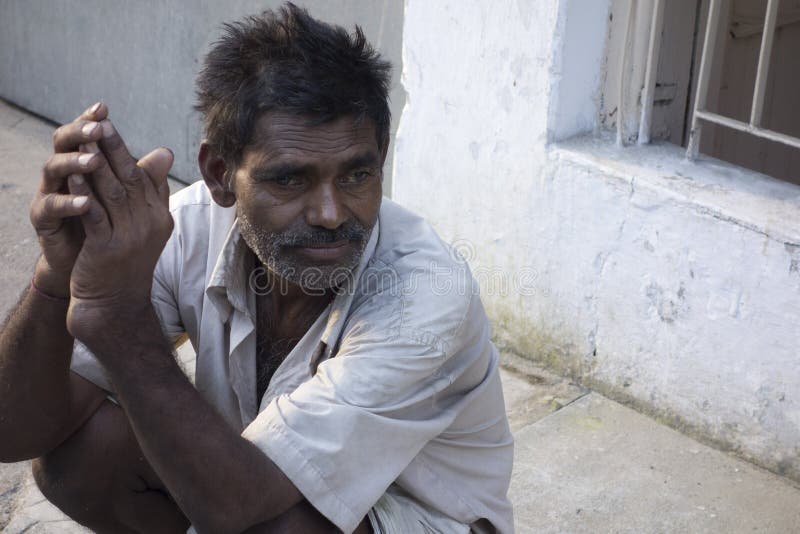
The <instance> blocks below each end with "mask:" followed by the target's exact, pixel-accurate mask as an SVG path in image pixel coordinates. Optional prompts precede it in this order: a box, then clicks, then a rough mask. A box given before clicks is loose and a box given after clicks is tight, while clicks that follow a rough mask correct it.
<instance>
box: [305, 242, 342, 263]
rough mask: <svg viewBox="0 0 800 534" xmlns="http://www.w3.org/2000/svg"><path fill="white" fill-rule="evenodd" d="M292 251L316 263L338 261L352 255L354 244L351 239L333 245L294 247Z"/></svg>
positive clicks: (319, 244) (321, 244)
mask: <svg viewBox="0 0 800 534" xmlns="http://www.w3.org/2000/svg"><path fill="white" fill-rule="evenodd" d="M292 250H295V251H297V252H298V253H299V254H301V255H303V256H305V257H307V258H309V259H311V260H314V261H321V262H329V261H338V260H342V259H344V258H346V257H347V256H349V255H350V254H351V253H352V251H353V242H352V241H350V240H349V239H342V240H339V241H333V242H331V243H311V244H307V245H301V246H298V247H292Z"/></svg>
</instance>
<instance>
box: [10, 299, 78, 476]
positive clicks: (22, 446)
mask: <svg viewBox="0 0 800 534" xmlns="http://www.w3.org/2000/svg"><path fill="white" fill-rule="evenodd" d="M67 307H68V301H63V302H62V301H54V300H49V299H47V298H46V297H44V296H42V295H40V294H38V293H37V292H36V291H33V290H30V289H28V290H26V291H25V292H24V293H23V296H22V298H21V300H20V302H19V304H18V305H17V307H16V309H14V311H12V312H11V314H10V315H9V317H8V319H7V320H6V324H5V325H4V327H3V329H2V332H1V333H0V435H2V436H3V439H2V440H0V461H4V462H11V461H18V460H22V459H27V458H32V457H35V456H39V455H41V454H44V453H45V452H48V451H49V450H50V449H51V448H52V447H53V446H55V445H57V443H53V441H54V440H55V441H57V440H58V439H59V437H60V433H61V429H62V428H63V426H64V425H65V424H67V422H68V420H69V410H70V402H69V401H70V398H69V395H70V389H69V364H70V356H71V354H72V344H73V339H72V337H71V336H70V335H69V332H68V331H67V328H66V326H65V322H66V315H67Z"/></svg>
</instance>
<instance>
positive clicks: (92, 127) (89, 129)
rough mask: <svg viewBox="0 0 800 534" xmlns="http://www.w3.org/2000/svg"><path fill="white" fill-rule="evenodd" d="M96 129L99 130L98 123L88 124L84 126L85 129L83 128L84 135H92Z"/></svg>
mask: <svg viewBox="0 0 800 534" xmlns="http://www.w3.org/2000/svg"><path fill="white" fill-rule="evenodd" d="M96 129H97V123H96V122H88V123H86V124H85V125H84V127H83V128H81V132H83V135H92V134H93V133H94V131H95V130H96Z"/></svg>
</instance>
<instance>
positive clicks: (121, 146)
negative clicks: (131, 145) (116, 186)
mask: <svg viewBox="0 0 800 534" xmlns="http://www.w3.org/2000/svg"><path fill="white" fill-rule="evenodd" d="M100 126H101V127H102V129H103V135H102V137H100V140H99V141H98V143H97V144H98V145H99V146H100V150H102V151H103V154H105V156H106V159H107V160H108V164H109V165H110V166H111V170H112V171H113V172H114V175H115V176H116V177H117V179H118V180H119V181H120V182H121V183H122V184H123V185H124V186H125V189H126V190H128V191H129V192H133V193H136V192H143V191H144V184H143V183H142V179H146V178H145V176H144V174H143V173H142V171H141V169H140V168H139V167H138V166H137V165H136V160H135V159H134V158H133V156H131V154H130V152H128V147H127V146H125V141H123V140H122V137H121V136H120V135H119V133H117V130H116V128H114V125H113V124H111V121H110V120H108V119H106V120H104V121H102V122H100Z"/></svg>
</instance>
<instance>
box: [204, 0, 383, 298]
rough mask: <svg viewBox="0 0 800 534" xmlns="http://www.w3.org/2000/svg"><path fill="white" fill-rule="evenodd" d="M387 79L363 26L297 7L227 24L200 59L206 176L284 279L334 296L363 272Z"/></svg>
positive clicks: (376, 193) (374, 209) (376, 196)
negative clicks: (339, 23)
mask: <svg viewBox="0 0 800 534" xmlns="http://www.w3.org/2000/svg"><path fill="white" fill-rule="evenodd" d="M389 71H390V67H389V64H388V63H387V62H385V61H382V60H381V59H380V56H379V55H378V54H377V53H376V52H375V51H374V50H373V49H372V48H371V47H370V45H369V44H368V43H367V42H366V40H365V38H364V35H363V33H362V32H361V30H360V29H359V28H356V31H355V33H354V34H353V35H350V34H348V33H347V32H346V31H345V30H344V29H342V28H339V27H333V26H330V25H328V24H325V23H322V22H320V21H317V20H315V19H313V18H311V17H310V16H309V15H308V13H307V12H306V11H305V10H302V9H299V8H297V7H296V6H294V5H293V4H286V6H285V7H283V8H281V10H280V11H279V12H277V13H274V12H271V11H267V12H265V13H263V14H262V15H261V16H258V17H249V18H246V19H244V20H243V21H240V22H237V23H233V24H228V25H226V26H225V33H224V35H223V37H222V38H221V39H220V40H219V41H217V43H215V45H214V46H213V48H212V50H211V52H210V53H209V54H208V56H207V58H206V61H205V65H204V68H203V70H202V71H201V73H200V75H199V77H198V81H197V83H198V91H197V93H198V104H197V106H196V108H197V109H198V110H199V111H200V112H201V113H202V116H203V122H204V126H205V132H206V141H205V142H204V143H203V145H202V146H201V149H200V154H199V162H200V167H201V170H202V172H203V176H204V178H205V181H206V183H207V184H208V186H209V189H210V190H211V192H212V195H213V196H214V199H215V200H216V202H218V203H219V204H221V205H223V206H232V205H233V204H234V203H236V209H237V214H238V216H239V226H240V230H241V233H242V237H243V238H244V240H245V242H246V243H247V245H248V246H249V247H250V248H251V249H252V250H253V251H254V252H255V253H256V255H257V256H258V257H259V259H260V260H261V261H262V262H263V263H264V264H265V265H266V266H267V267H269V268H270V269H271V270H272V271H273V272H275V273H276V274H278V275H279V276H281V277H282V278H284V279H286V280H288V281H290V282H293V283H296V284H299V285H302V286H304V287H308V288H314V289H319V288H325V287H332V286H334V285H336V284H337V283H339V282H341V281H342V279H343V278H344V276H345V275H346V274H347V273H348V272H349V271H352V269H353V268H354V267H355V266H356V265H357V263H358V260H359V258H360V256H361V253H362V252H363V248H364V246H365V245H366V239H367V237H368V236H369V231H370V230H371V228H372V226H373V225H374V223H375V220H376V218H377V213H378V209H379V207H380V200H381V193H382V188H381V181H382V176H383V175H382V167H383V162H384V159H385V156H386V150H387V146H388V140H389V122H390V115H389V107H388V102H387V101H388V83H389Z"/></svg>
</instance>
